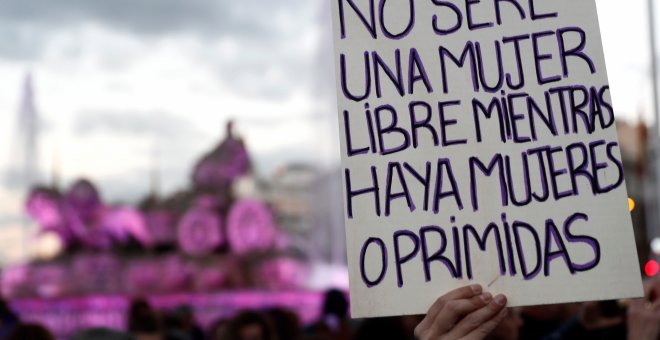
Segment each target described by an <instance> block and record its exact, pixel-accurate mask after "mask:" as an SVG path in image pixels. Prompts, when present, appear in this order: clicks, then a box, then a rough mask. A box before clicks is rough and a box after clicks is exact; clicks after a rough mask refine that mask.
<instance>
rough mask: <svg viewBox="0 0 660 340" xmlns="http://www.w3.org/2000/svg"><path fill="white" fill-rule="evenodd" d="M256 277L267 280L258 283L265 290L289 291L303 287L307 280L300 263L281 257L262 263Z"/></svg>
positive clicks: (303, 267) (305, 271) (306, 273)
mask: <svg viewBox="0 0 660 340" xmlns="http://www.w3.org/2000/svg"><path fill="white" fill-rule="evenodd" d="M257 277H259V278H268V279H267V280H262V281H261V282H260V283H261V286H262V287H263V288H265V289H269V290H280V291H281V290H291V289H297V288H300V287H302V286H303V285H304V283H305V281H306V280H307V278H308V271H307V268H306V266H305V265H303V264H302V263H300V261H297V260H295V259H292V258H288V257H281V258H275V259H271V260H268V261H266V262H264V263H262V264H261V265H260V266H259V269H258V271H257Z"/></svg>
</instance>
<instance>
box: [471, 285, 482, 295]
mask: <svg viewBox="0 0 660 340" xmlns="http://www.w3.org/2000/svg"><path fill="white" fill-rule="evenodd" d="M470 289H472V292H473V293H474V294H479V293H481V286H480V285H472V286H470Z"/></svg>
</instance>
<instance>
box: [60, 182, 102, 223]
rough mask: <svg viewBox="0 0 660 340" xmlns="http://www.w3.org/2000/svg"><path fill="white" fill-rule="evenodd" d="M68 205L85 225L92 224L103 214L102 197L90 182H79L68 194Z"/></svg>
mask: <svg viewBox="0 0 660 340" xmlns="http://www.w3.org/2000/svg"><path fill="white" fill-rule="evenodd" d="M66 201H67V203H68V204H69V205H70V206H71V207H72V208H73V209H74V210H75V212H76V213H77V214H78V216H79V217H80V219H81V220H82V222H83V223H85V224H90V223H92V222H93V221H94V220H95V219H96V218H97V216H98V214H99V213H101V210H102V209H103V203H102V201H101V195H100V194H99V192H98V190H97V189H96V187H95V186H94V184H92V183H91V182H90V181H87V180H79V181H77V182H76V183H74V184H73V186H72V187H71V189H69V192H67V194H66Z"/></svg>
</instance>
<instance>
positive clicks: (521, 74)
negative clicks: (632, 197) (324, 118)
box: [331, 0, 642, 317]
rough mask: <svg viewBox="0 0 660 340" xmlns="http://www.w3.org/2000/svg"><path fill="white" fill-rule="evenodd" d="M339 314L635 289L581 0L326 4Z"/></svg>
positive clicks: (608, 294)
mask: <svg viewBox="0 0 660 340" xmlns="http://www.w3.org/2000/svg"><path fill="white" fill-rule="evenodd" d="M331 3H332V12H333V21H334V37H335V51H336V52H335V57H336V59H335V60H336V75H337V94H338V103H339V122H340V127H341V128H340V134H341V135H340V140H341V157H342V179H343V190H344V214H345V221H346V233H347V248H348V265H349V273H350V290H351V307H352V313H353V316H354V317H375V316H386V315H403V314H420V313H425V312H426V311H427V309H428V307H429V306H430V305H431V304H432V303H433V301H434V300H435V299H436V298H437V297H439V296H441V295H442V294H444V293H446V292H448V291H450V290H452V289H455V288H457V287H460V286H463V285H467V284H472V283H480V284H482V285H483V286H484V287H486V289H487V290H489V291H491V292H492V293H504V294H506V295H507V297H508V298H509V305H510V306H520V305H535V304H546V303H563V302H574V301H586V300H601V299H614V298H624V297H636V296H641V295H642V288H641V275H640V271H639V267H638V261H637V253H636V248H635V243H634V238H633V229H632V225H631V219H630V213H629V211H628V203H627V202H628V201H627V197H628V196H627V193H626V187H625V182H624V177H623V165H622V161H621V156H620V150H619V149H620V148H619V144H618V141H617V136H616V128H615V125H614V109H613V106H612V102H611V97H610V89H609V86H608V80H607V71H606V69H605V60H604V56H603V49H602V43H601V37H600V31H599V27H598V18H597V13H596V4H595V1H594V0H579V1H575V0H506V1H505V0H500V1H498V0H481V1H480V0H463V1H459V0H453V1H449V0H447V1H442V0H423V1H422V0H389V1H387V0H331Z"/></svg>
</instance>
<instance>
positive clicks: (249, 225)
mask: <svg viewBox="0 0 660 340" xmlns="http://www.w3.org/2000/svg"><path fill="white" fill-rule="evenodd" d="M227 236H228V238H229V243H230V245H231V248H232V250H233V251H234V252H236V253H238V254H245V253H248V252H250V251H254V250H268V249H272V248H273V247H274V246H275V245H276V241H277V238H278V232H277V229H276V227H275V225H274V223H273V216H272V214H271V213H270V210H269V209H268V208H267V207H266V206H265V205H264V204H263V203H261V202H258V201H254V200H242V201H239V202H237V203H236V204H234V206H233V207H232V208H231V211H230V212H229V218H228V222H227Z"/></svg>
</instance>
